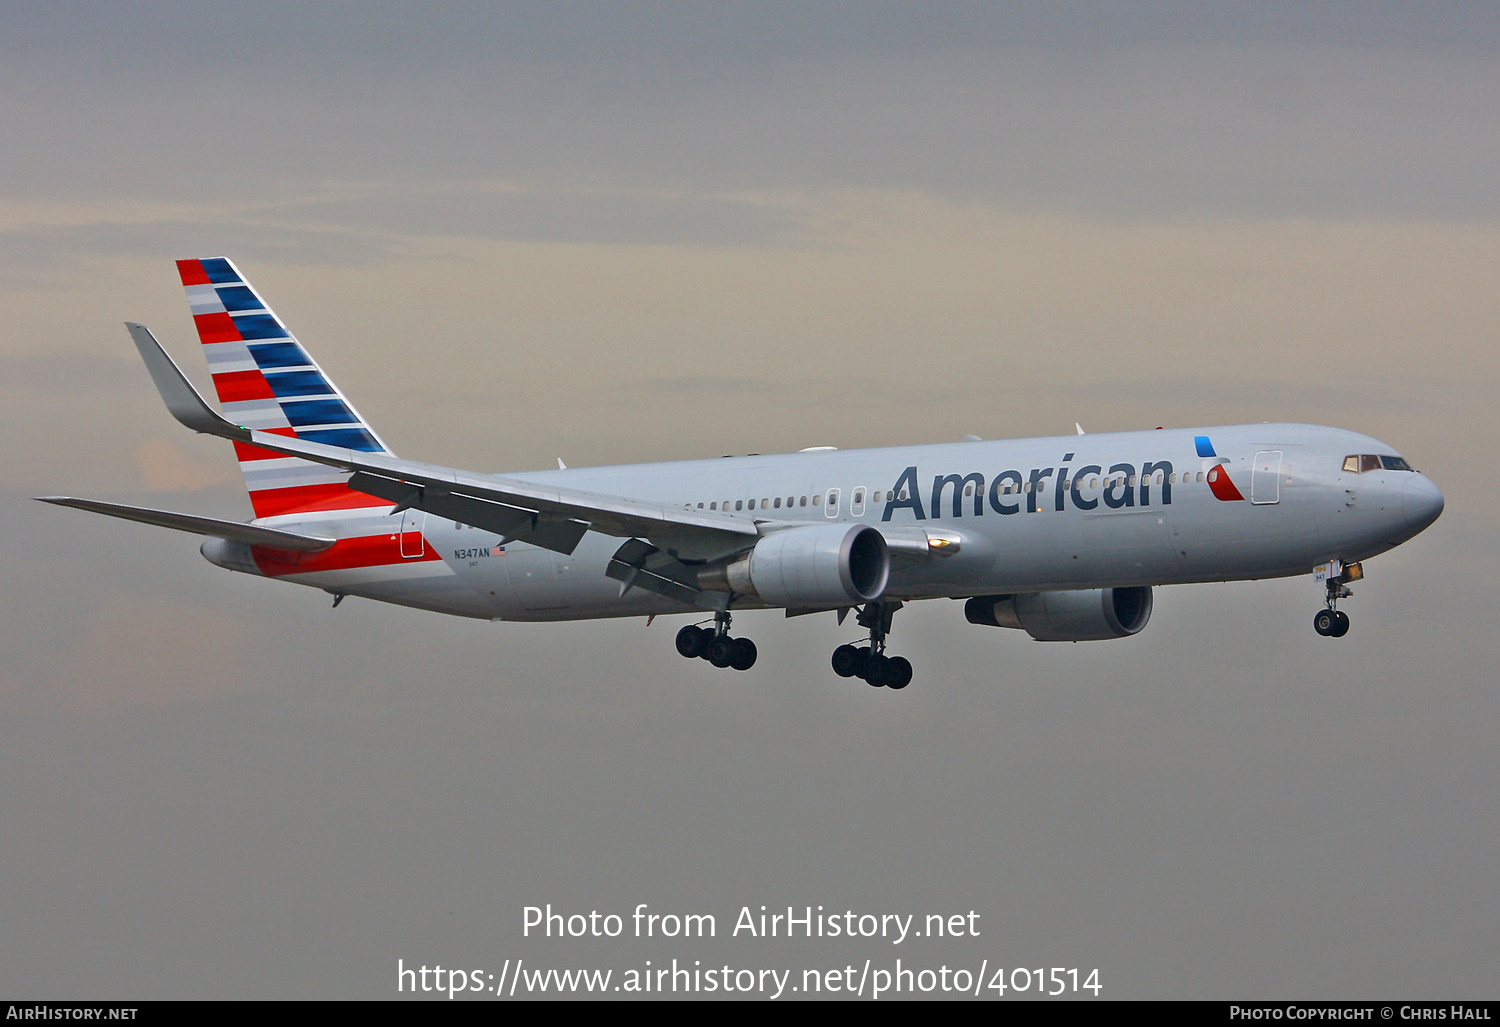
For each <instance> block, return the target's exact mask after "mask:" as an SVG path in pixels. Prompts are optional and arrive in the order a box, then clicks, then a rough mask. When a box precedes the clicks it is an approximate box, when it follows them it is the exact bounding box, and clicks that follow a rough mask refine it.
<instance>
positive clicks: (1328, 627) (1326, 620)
mask: <svg viewBox="0 0 1500 1027" xmlns="http://www.w3.org/2000/svg"><path fill="white" fill-rule="evenodd" d="M1337 624H1338V614H1336V613H1335V612H1334V611H1332V610H1319V611H1318V612H1317V613H1315V614H1313V630H1314V631H1316V632H1317V633H1318V634H1320V635H1323V636H1328V635H1331V634H1333V629H1334V626H1335V625H1337ZM1345 630H1346V631H1347V630H1348V629H1347V628H1346V629H1345Z"/></svg>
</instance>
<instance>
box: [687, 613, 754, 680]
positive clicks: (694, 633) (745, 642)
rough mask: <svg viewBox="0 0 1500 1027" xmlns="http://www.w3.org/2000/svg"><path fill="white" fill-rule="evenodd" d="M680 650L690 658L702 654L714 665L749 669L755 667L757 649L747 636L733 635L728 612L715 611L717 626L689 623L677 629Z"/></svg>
mask: <svg viewBox="0 0 1500 1027" xmlns="http://www.w3.org/2000/svg"><path fill="white" fill-rule="evenodd" d="M677 651H678V652H679V653H680V654H682V655H683V656H685V657H687V658H688V659H690V660H691V659H695V658H699V657H701V658H702V659H705V660H707V661H708V662H709V663H712V664H713V665H714V666H715V667H721V668H722V667H733V668H734V669H735V670H749V669H750V668H751V667H753V666H755V657H756V655H757V650H756V648H755V643H754V642H752V641H750V640H749V639H748V638H731V637H730V635H729V614H728V613H724V612H720V613H716V614H714V626H713V627H712V628H705V627H702V626H700V625H698V624H689V625H687V627H685V628H683V629H682V630H681V631H679V632H677Z"/></svg>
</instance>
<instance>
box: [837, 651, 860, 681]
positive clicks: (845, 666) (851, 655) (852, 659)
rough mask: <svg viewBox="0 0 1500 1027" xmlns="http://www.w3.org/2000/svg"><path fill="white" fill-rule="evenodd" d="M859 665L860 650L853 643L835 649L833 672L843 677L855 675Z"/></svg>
mask: <svg viewBox="0 0 1500 1027" xmlns="http://www.w3.org/2000/svg"><path fill="white" fill-rule="evenodd" d="M858 666H859V650H858V649H855V648H854V646H852V645H841V646H839V647H838V648H837V649H835V650H834V651H833V672H834V673H835V674H837V675H838V676H839V677H841V678H852V677H854V671H855V668H856V667H858Z"/></svg>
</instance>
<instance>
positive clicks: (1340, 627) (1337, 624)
mask: <svg viewBox="0 0 1500 1027" xmlns="http://www.w3.org/2000/svg"><path fill="white" fill-rule="evenodd" d="M1348 633H1349V615H1348V614H1347V613H1345V612H1344V611H1343V610H1339V611H1337V612H1336V613H1334V615H1333V630H1332V631H1330V632H1329V634H1330V635H1332V636H1333V637H1334V638H1343V637H1344V636H1345V635H1347V634H1348Z"/></svg>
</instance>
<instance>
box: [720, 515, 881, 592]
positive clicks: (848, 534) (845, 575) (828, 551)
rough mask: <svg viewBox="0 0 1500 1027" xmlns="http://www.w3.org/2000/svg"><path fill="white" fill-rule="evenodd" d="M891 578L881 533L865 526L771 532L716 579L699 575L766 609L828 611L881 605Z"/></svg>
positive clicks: (807, 528)
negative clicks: (876, 602)
mask: <svg viewBox="0 0 1500 1027" xmlns="http://www.w3.org/2000/svg"><path fill="white" fill-rule="evenodd" d="M890 575H891V556H890V552H889V550H887V548H886V544H885V539H884V537H882V536H881V534H880V532H878V531H876V530H875V529H874V528H872V527H870V526H869V525H867V524H819V525H810V526H808V527H803V528H785V529H783V530H781V531H773V532H771V533H770V534H768V535H766V536H765V537H763V538H762V539H761V540H760V541H759V542H757V543H756V544H755V548H754V549H752V550H750V552H748V553H746V554H745V555H743V556H740V557H738V558H737V559H735V560H734V561H732V562H731V563H729V564H728V565H727V566H724V567H723V568H722V570H721V571H720V572H719V573H717V574H713V573H709V572H705V571H700V572H699V575H698V580H699V584H700V585H701V586H702V587H704V588H722V589H728V590H729V591H732V592H738V593H741V594H744V595H753V596H756V597H758V598H759V599H760V600H761V601H763V602H765V603H766V604H767V605H770V606H784V607H791V608H799V607H800V608H808V607H813V608H829V607H835V606H859V605H863V604H864V603H868V602H872V601H874V600H876V599H879V598H880V597H881V595H882V594H883V593H884V592H885V586H886V582H887V581H889V580H890Z"/></svg>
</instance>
